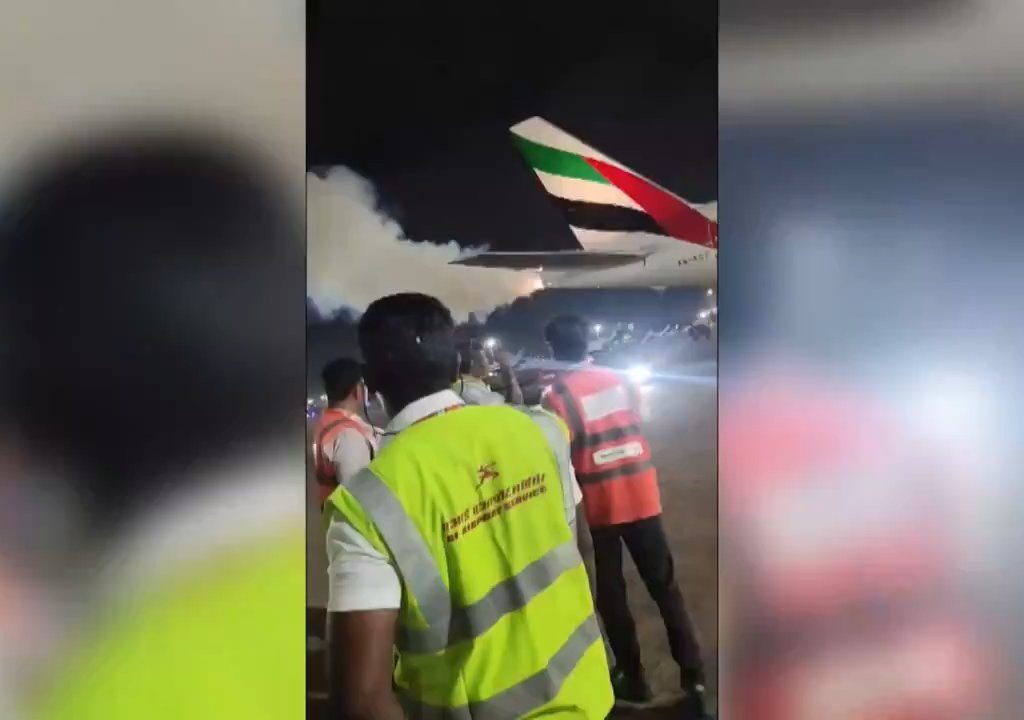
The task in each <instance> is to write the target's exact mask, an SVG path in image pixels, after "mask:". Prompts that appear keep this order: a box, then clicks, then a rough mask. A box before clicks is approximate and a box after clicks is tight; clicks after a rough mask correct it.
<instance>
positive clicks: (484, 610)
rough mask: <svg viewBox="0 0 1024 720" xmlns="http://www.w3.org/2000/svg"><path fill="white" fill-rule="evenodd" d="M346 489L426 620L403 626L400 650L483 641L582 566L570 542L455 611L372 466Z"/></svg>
mask: <svg viewBox="0 0 1024 720" xmlns="http://www.w3.org/2000/svg"><path fill="white" fill-rule="evenodd" d="M345 487H346V488H347V489H348V491H349V492H350V493H352V496H353V497H355V499H356V500H358V501H359V503H360V505H362V506H363V509H364V510H365V511H366V514H367V515H368V516H369V517H370V519H371V520H372V521H373V523H374V524H375V525H376V526H377V529H378V531H379V532H380V534H381V537H383V539H384V542H385V543H387V546H388V549H389V550H390V551H391V554H392V556H393V557H394V559H395V564H396V565H397V566H398V571H399V573H400V574H401V576H402V579H403V581H404V582H405V584H406V586H407V587H408V589H409V591H410V592H411V593H412V595H413V597H415V598H416V602H417V603H418V605H419V607H420V611H421V612H422V614H423V617H424V619H425V620H426V621H427V627H426V628H409V627H405V626H400V627H399V633H398V647H399V649H400V650H403V651H407V652H414V653H437V652H441V651H443V650H445V649H446V648H447V647H449V646H450V645H452V644H454V643H458V642H463V641H465V640H470V639H472V638H475V637H478V636H480V635H481V634H483V633H484V632H485V631H486V630H488V629H489V628H491V627H493V626H494V624H495V623H497V622H498V621H499V620H501V618H502V617H504V616H505V615H507V614H508V613H511V612H515V611H517V610H520V609H522V608H523V607H525V606H526V605H527V603H529V602H530V600H532V599H533V598H534V597H536V596H537V595H539V594H540V593H541V592H543V591H544V590H545V589H547V588H548V587H550V586H551V585H552V584H553V583H554V582H555V581H556V580H558V578H559V577H561V576H562V575H563V574H564V573H565V572H566V571H568V570H571V569H572V568H575V567H577V566H579V565H580V564H582V562H583V560H582V558H581V557H580V554H579V550H578V549H577V547H576V543H575V541H574V540H572V539H570V540H569V541H567V542H565V543H563V544H562V545H559V546H558V547H555V548H553V549H552V550H549V551H548V552H547V553H545V554H544V555H542V556H541V557H540V558H538V559H537V560H535V561H534V562H532V563H530V564H529V565H527V566H526V567H525V568H523V569H522V570H521V571H520V572H519V573H517V574H516V575H514V576H513V577H511V578H508V579H507V580H504V581H502V582H500V583H498V584H497V585H496V586H494V587H493V588H491V590H490V591H489V592H488V593H487V594H486V595H484V597H483V598H481V599H480V600H478V601H477V602H475V603H473V604H472V605H470V606H468V607H457V608H455V607H453V606H452V600H451V595H450V593H449V591H448V587H447V586H446V585H445V584H444V580H443V579H442V578H441V573H440V571H439V570H438V569H437V562H436V561H435V560H434V557H433V555H431V553H430V550H429V549H428V548H427V545H426V543H425V542H424V540H423V537H422V536H421V535H420V532H419V530H418V529H417V528H416V525H415V524H414V523H413V522H412V520H410V519H409V516H408V515H406V513H405V510H404V509H403V508H402V505H401V503H400V502H399V501H398V498H396V497H395V495H394V494H393V493H392V492H391V489H390V488H388V486H387V485H386V484H385V483H384V482H383V481H382V480H381V479H380V478H378V477H377V476H376V475H374V474H373V472H372V471H370V469H369V468H363V469H362V470H361V471H359V472H358V473H357V474H356V475H355V476H353V477H352V479H351V480H349V481H348V482H347V483H346V484H345Z"/></svg>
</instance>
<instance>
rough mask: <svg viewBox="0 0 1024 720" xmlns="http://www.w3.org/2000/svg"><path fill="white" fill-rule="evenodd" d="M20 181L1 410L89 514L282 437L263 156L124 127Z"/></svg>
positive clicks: (5, 282) (292, 329) (282, 327)
mask: <svg viewBox="0 0 1024 720" xmlns="http://www.w3.org/2000/svg"><path fill="white" fill-rule="evenodd" d="M20 180H21V182H19V183H18V185H17V186H16V187H13V188H10V193H9V194H8V195H6V197H5V198H4V200H3V202H2V203H0V213H2V222H0V337H2V338H3V341H2V342H0V414H3V415H4V416H5V420H6V422H8V423H10V424H11V425H12V426H13V427H14V428H16V430H17V431H18V433H19V437H21V438H22V440H21V442H22V443H23V444H24V445H25V447H26V449H27V450H28V451H29V453H30V456H31V457H33V458H35V461H37V462H52V463H54V464H56V465H58V466H59V467H60V468H62V470H61V472H62V473H65V475H66V477H67V480H66V482H67V483H68V484H69V485H72V486H73V487H74V488H75V490H76V491H77V496H78V497H80V498H81V500H82V507H81V510H82V511H83V512H84V513H86V515H87V517H88V518H89V519H90V520H92V521H93V522H95V523H96V525H95V526H96V527H97V528H99V527H113V525H114V524H116V522H117V521H118V520H121V519H129V518H131V517H133V513H134V510H135V509H136V507H137V504H139V503H145V502H152V501H153V498H154V497H159V496H160V495H161V493H162V492H163V491H164V489H165V486H166V487H168V488H169V487H173V488H175V489H178V488H181V487H183V486H184V485H186V484H187V483H188V482H191V481H192V479H193V478H196V479H198V478H199V474H198V473H197V472H192V471H191V470H192V469H194V468H198V467H200V466H202V465H208V464H210V465H212V464H215V463H219V462H220V461H221V459H222V458H223V457H225V456H231V455H232V454H234V453H244V452H246V449H247V448H251V447H253V445H254V444H256V443H258V442H263V443H268V442H270V441H271V440H273V441H276V440H277V439H278V438H280V437H284V436H287V435H288V433H289V432H290V426H289V423H288V421H287V418H288V417H291V416H292V413H291V410H290V408H293V407H294V403H295V397H296V395H297V394H298V393H299V392H301V390H299V389H298V388H300V387H302V385H303V384H304V383H303V380H302V376H303V374H304V373H303V370H302V368H303V364H304V363H303V360H302V355H303V352H304V351H303V335H302V333H303V328H302V323H300V322H296V318H301V317H302V315H303V310H304V301H303V298H302V294H301V291H299V292H296V290H298V289H299V288H301V287H302V286H303V283H304V277H305V276H304V271H303V249H302V248H303V245H302V242H301V237H302V236H301V225H300V224H299V223H297V222H295V220H296V218H295V216H293V215H292V214H291V212H290V210H288V209H286V207H287V206H286V205H284V204H283V201H282V199H281V192H280V189H279V188H278V187H277V185H276V184H275V183H274V182H273V180H272V179H271V178H270V177H269V176H267V175H265V174H264V171H263V168H262V167H260V166H259V165H257V164H254V163H253V162H251V161H250V160H248V159H247V158H245V157H243V156H242V155H240V154H239V153H238V152H236V151H235V150H233V149H231V143H228V142H225V141H224V140H223V139H222V138H218V137H213V138H206V137H203V136H201V135H193V134H189V133H187V132H184V131H174V132H173V133H167V134H158V133H157V131H156V130H143V131H140V132H139V133H137V134H134V135H133V134H129V133H126V132H123V131H122V132H120V133H118V134H111V135H110V136H108V137H105V138H92V139H90V141H88V142H85V141H83V142H81V143H80V144H78V145H75V146H73V147H65V148H61V149H60V150H58V151H55V152H53V153H52V154H50V155H49V156H48V157H45V158H42V159H41V160H40V161H38V162H37V164H36V165H35V167H34V168H33V169H32V171H31V172H30V173H29V174H28V176H26V177H22V178H20ZM36 450H38V451H39V452H33V451H36ZM54 482H57V481H56V480H54Z"/></svg>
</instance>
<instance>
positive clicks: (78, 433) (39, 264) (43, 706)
mask: <svg viewBox="0 0 1024 720" xmlns="http://www.w3.org/2000/svg"><path fill="white" fill-rule="evenodd" d="M4 11H5V12H4V22H3V24H2V26H0V77H2V81H0V88H2V89H0V103H2V105H3V107H4V112H3V120H2V121H0V337H2V338H3V341H2V342H0V717H4V718H129V717H150V718H182V717H190V718H233V717H239V718H242V717H245V718H251V717H268V718H280V717H296V718H297V717H302V715H303V713H304V702H303V696H304V692H303V691H304V685H305V677H304V667H303V660H302V658H303V637H304V632H303V629H304V624H305V614H304V611H303V609H302V608H303V597H304V593H305V588H304V584H305V573H304V563H303V558H304V551H305V546H304V543H303V533H304V525H305V514H304V507H305V506H304V492H303V491H304V484H303V483H304V457H303V451H302V447H303V445H304V424H303V415H302V410H301V402H302V399H303V397H304V392H305V390H304V388H305V357H304V350H303V345H304V342H303V341H304V320H305V268H304V235H303V223H302V206H303V200H304V191H305V161H304V154H305V128H304V116H305V112H304V95H305V88H304V82H305V76H304V12H303V8H302V7H301V5H298V4H295V3H287V2H282V1H280V0H257V1H256V2H246V3H237V2H231V1H230V0H213V1H212V2H193V1H192V0H172V1H171V2H160V3H154V2H143V3H123V2H116V1H114V0H101V1H100V2H98V3H89V4H88V5H73V4H72V5H68V4H61V5H54V4H47V3H35V2H22V1H21V0H15V2H11V3H7V4H6V5H5V7H4Z"/></svg>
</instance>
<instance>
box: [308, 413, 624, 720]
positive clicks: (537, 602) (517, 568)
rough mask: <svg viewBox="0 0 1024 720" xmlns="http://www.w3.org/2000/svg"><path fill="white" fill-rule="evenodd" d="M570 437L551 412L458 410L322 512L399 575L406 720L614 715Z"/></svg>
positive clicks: (415, 428) (411, 433)
mask: <svg viewBox="0 0 1024 720" xmlns="http://www.w3.org/2000/svg"><path fill="white" fill-rule="evenodd" d="M554 436H557V437H554ZM566 437H567V431H566V429H565V427H564V425H562V424H561V421H559V420H557V419H556V418H554V417H553V416H551V415H549V414H546V413H545V414H540V415H537V416H534V417H531V415H530V414H529V413H528V412H526V411H522V410H518V409H515V408H511V407H508V406H492V407H475V406H463V407H459V408H457V409H454V410H451V411H449V412H446V413H443V414H440V415H436V416H434V417H430V418H428V419H425V420H423V421H421V422H419V423H416V424H414V425H412V426H410V427H408V428H406V429H405V430H403V431H402V432H401V433H400V434H399V435H398V436H397V437H396V438H395V439H394V441H393V442H392V443H391V444H390V445H388V446H387V447H385V448H384V449H383V450H382V451H381V453H380V455H378V457H377V458H376V459H375V460H374V461H373V462H372V463H371V464H370V465H369V467H367V468H366V469H364V470H363V471H362V472H361V473H359V474H358V475H356V476H355V477H353V478H351V479H350V480H349V481H346V482H345V483H344V484H343V485H342V486H341V487H339V488H338V489H337V490H336V491H335V492H334V493H333V494H332V495H331V497H330V499H329V500H328V508H329V512H332V511H333V512H338V513H340V514H341V516H342V517H344V519H345V520H347V521H348V522H349V523H351V524H352V525H353V526H354V527H355V529H356V530H357V531H359V532H360V533H361V534H362V535H363V536H364V537H365V538H366V539H367V540H368V541H369V542H370V543H371V544H373V545H374V547H376V548H377V550H379V551H380V552H381V553H382V554H384V555H386V556H387V557H389V558H390V559H391V560H392V562H393V563H394V565H395V567H396V568H397V569H398V572H399V577H400V578H401V582H402V607H401V610H400V612H399V631H398V640H397V644H398V655H399V660H398V663H397V667H396V670H395V683H396V685H397V687H398V690H399V695H400V699H401V701H402V703H403V705H404V707H405V710H406V712H407V713H408V715H409V717H410V718H413V719H419V718H423V719H427V718H430V719H433V718H437V719H438V720H441V719H443V720H510V719H511V718H535V717H543V718H579V719H586V720H604V718H605V717H607V715H608V713H609V711H610V710H611V707H612V702H613V697H612V689H611V684H610V680H609V672H608V660H607V657H606V655H605V650H604V644H603V642H602V640H601V633H600V630H599V628H598V624H597V620H596V618H595V616H594V607H593V603H592V601H591V596H590V587H589V584H588V580H587V574H586V570H585V568H584V566H583V562H582V559H581V558H580V554H579V551H578V549H577V546H576V540H575V537H574V535H573V532H572V530H571V528H570V526H569V524H568V523H567V521H566V515H565V513H566V504H565V503H566V499H565V494H564V492H565V491H564V489H563V483H562V479H561V472H564V471H563V470H561V468H564V467H568V462H569V459H568V457H567V455H568V443H567V441H566V439H565V438H566ZM549 438H550V439H549Z"/></svg>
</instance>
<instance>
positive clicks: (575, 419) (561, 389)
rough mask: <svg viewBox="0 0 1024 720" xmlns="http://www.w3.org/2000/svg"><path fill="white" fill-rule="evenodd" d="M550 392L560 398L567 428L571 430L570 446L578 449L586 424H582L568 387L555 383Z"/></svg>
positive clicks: (581, 444)
mask: <svg viewBox="0 0 1024 720" xmlns="http://www.w3.org/2000/svg"><path fill="white" fill-rule="evenodd" d="M551 392H552V394H554V395H557V396H558V399H559V400H561V402H562V405H563V406H564V407H565V412H566V415H568V417H567V418H566V420H567V422H568V423H569V429H570V430H572V448H573V450H578V449H579V448H581V447H583V435H584V433H585V432H586V426H585V425H584V424H583V418H582V417H580V413H579V408H577V407H576V400H575V398H573V396H572V393H571V392H569V388H567V387H565V385H564V384H563V383H561V382H558V383H556V384H555V385H554V386H553V387H552V388H551Z"/></svg>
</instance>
